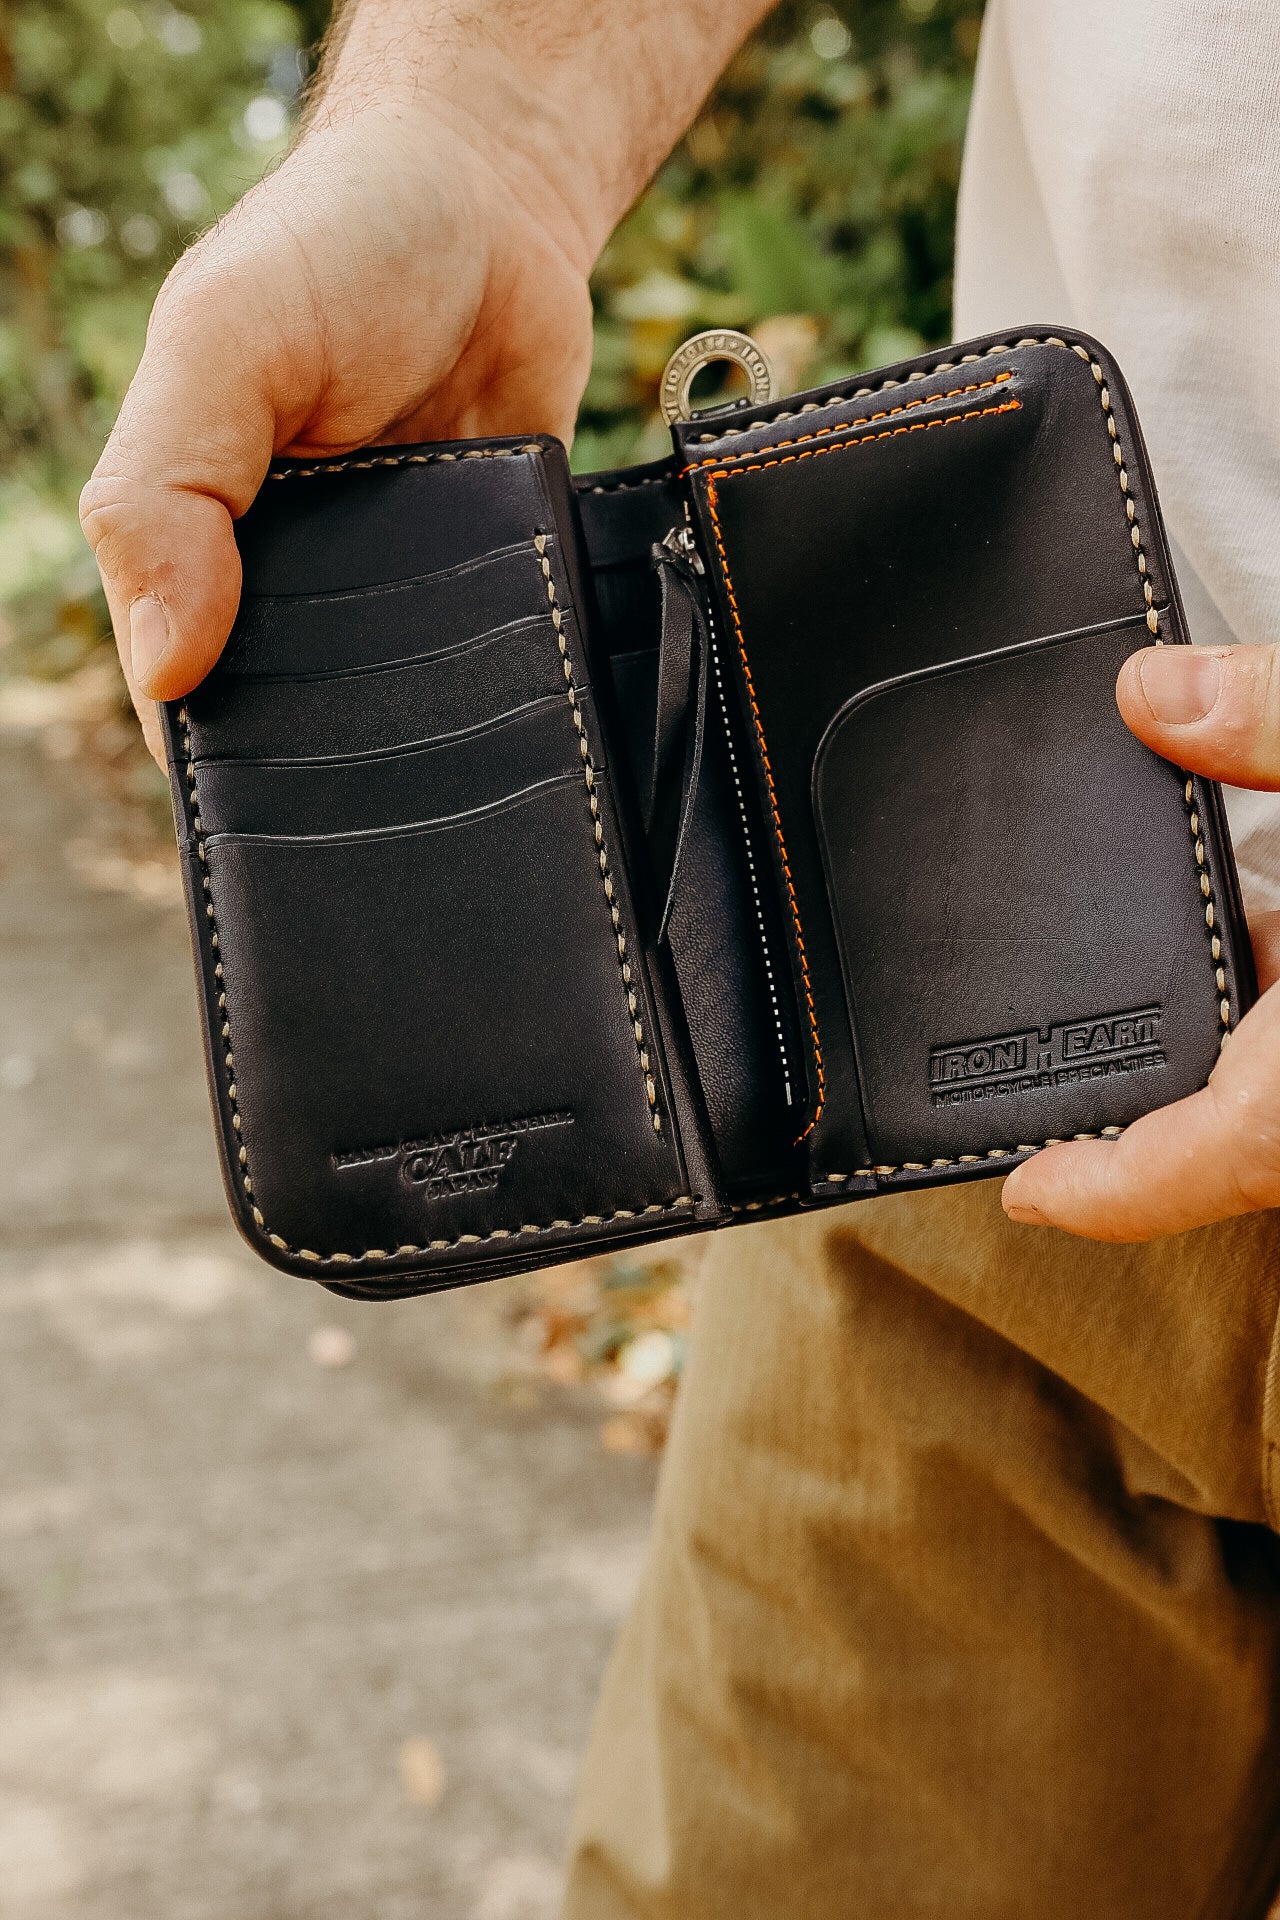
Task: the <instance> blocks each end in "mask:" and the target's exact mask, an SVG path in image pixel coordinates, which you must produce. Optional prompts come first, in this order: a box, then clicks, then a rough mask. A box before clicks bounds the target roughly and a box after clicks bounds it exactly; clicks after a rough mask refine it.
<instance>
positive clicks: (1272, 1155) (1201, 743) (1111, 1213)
mask: <svg viewBox="0 0 1280 1920" xmlns="http://www.w3.org/2000/svg"><path fill="white" fill-rule="evenodd" d="M1116 698H1117V700H1118V702H1119V705H1120V711H1121V713H1122V714H1123V716H1124V718H1125V720H1126V721H1127V723H1128V725H1129V726H1130V727H1131V728H1132V730H1133V732H1134V733H1136V734H1137V736H1138V738H1139V739H1140V740H1142V741H1145V743H1146V744H1147V746H1149V747H1151V748H1153V749H1154V750H1155V752H1156V753H1160V754H1163V755H1164V756H1165V758H1166V759H1169V760H1173V761H1175V762H1176V763H1177V765H1178V766H1180V767H1185V768H1186V769H1187V770H1188V772H1191V773H1200V774H1204V775H1207V776H1208V778H1210V779H1212V780H1223V781H1226V782H1228V783H1229V784H1231V785H1232V786H1237V787H1258V788H1264V789H1267V790H1270V791H1276V790H1280V647H1271V646H1266V647H1146V648H1143V649H1142V651H1141V652H1139V653H1135V654H1133V655H1132V656H1131V658H1130V659H1128V660H1126V662H1125V664H1124V666H1123V668H1122V669H1121V672H1120V678H1119V682H1118V684H1117V687H1116ZM1250 932H1251V934H1252V936H1253V950H1254V957H1255V960H1256V962H1257V968H1258V985H1259V987H1260V988H1261V989H1262V990H1263V991H1262V997H1261V999H1260V1000H1259V1001H1258V1004H1257V1005H1256V1006H1255V1007H1254V1008H1253V1009H1252V1010H1251V1011H1250V1012H1249V1013H1248V1014H1247V1015H1246V1016H1245V1018H1244V1019H1243V1020H1242V1021H1241V1022H1240V1025H1239V1027H1238V1028H1237V1029H1236V1031H1235V1032H1234V1033H1233V1034H1232V1036H1231V1038H1230V1039H1229V1040H1228V1042H1227V1044H1226V1046H1225V1047H1224V1049H1223V1051H1222V1053H1221V1055H1220V1056H1219V1059H1218V1063H1217V1065H1216V1066H1215V1068H1214V1070H1213V1073H1212V1075H1211V1076H1210V1079H1209V1084H1208V1086H1206V1087H1205V1088H1204V1089H1203V1091H1202V1092H1200V1093H1196V1094H1192V1096H1191V1097H1190V1099H1187V1100H1179V1101H1177V1102H1176V1103H1175V1105H1173V1106H1170V1107H1163V1108H1161V1109H1160V1111H1159V1112H1157V1113H1150V1114H1147V1115H1146V1116H1145V1117H1144V1118H1143V1119H1141V1120H1137V1121H1135V1122H1134V1124H1133V1125H1132V1126H1131V1127H1128V1128H1127V1129H1126V1130H1125V1132H1124V1133H1122V1134H1121V1135H1120V1137H1119V1139H1117V1140H1114V1141H1071V1142H1067V1143H1064V1144H1063V1145H1061V1146H1056V1147H1048V1148H1046V1149H1045V1150H1044V1152H1042V1153H1038V1154H1036V1155H1035V1157H1034V1159H1031V1160H1027V1161H1025V1162H1024V1163H1023V1165H1022V1166H1020V1167H1018V1168H1016V1169H1015V1171H1014V1172H1013V1173H1011V1174H1010V1176H1009V1178H1008V1179H1007V1180H1006V1181H1005V1184H1004V1193H1003V1200H1004V1210H1005V1212H1006V1213H1007V1214H1008V1215H1009V1217H1010V1219H1011V1220H1019V1221H1024V1222H1026V1223H1028V1224H1030V1225H1036V1226H1055V1227H1063V1228H1065V1229H1066V1231H1067V1232H1068V1233H1078V1234H1084V1235H1086V1236H1088V1237H1089V1238H1090V1239H1094V1240H1153V1239H1155V1238H1156V1237H1157V1236H1158V1235H1160V1234H1165V1233H1181V1232H1183V1231H1184V1230H1185V1229H1186V1228H1188V1227H1199V1226H1204V1225H1205V1224H1206V1223H1207V1222H1208V1221H1210V1220H1224V1219H1226V1218H1228V1217H1229V1216H1230V1215H1232V1214H1238V1213H1252V1212H1255V1211H1257V1210H1258V1209H1260V1208H1263V1207H1280V985H1277V984H1275V983H1276V982H1278V981H1280V913H1267V914H1262V915H1261V916H1259V917H1258V918H1256V919H1255V920H1254V921H1253V922H1252V923H1251V927H1250Z"/></svg>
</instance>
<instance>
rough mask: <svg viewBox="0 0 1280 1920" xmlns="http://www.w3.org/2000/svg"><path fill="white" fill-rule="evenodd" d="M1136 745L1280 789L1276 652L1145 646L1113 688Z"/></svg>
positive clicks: (1244, 783)
mask: <svg viewBox="0 0 1280 1920" xmlns="http://www.w3.org/2000/svg"><path fill="white" fill-rule="evenodd" d="M1116 700H1117V702H1118V704H1119V707H1120V712H1121V714H1122V715H1123V716H1124V719H1125V721H1126V723H1127V725H1128V726H1129V727H1131V728H1132V730H1133V732H1134V733H1136V734H1137V736H1138V738H1139V740H1142V741H1145V742H1146V744H1147V746H1149V747H1151V748H1153V749H1154V750H1155V752H1156V753H1160V754H1163V755H1164V757H1165V759H1167V760H1174V761H1176V762H1177V764H1178V765H1179V766H1180V767H1186V768H1188V769H1189V770H1190V771H1191V772H1192V773H1203V774H1206V775H1207V776H1208V777H1209V778H1210V779H1211V780H1225V781H1227V782H1229V783H1230V785H1232V786H1236V787H1261V788H1266V789H1274V788H1280V652H1278V651H1277V649H1276V648H1275V647H1273V646H1261V647H1259V646H1253V647H1143V648H1141V649H1140V650H1139V651H1138V652H1137V653H1134V654H1130V656H1129V658H1128V659H1127V660H1126V661H1125V663H1124V665H1123V666H1122V667H1121V669H1120V677H1119V679H1118V680H1117V682H1116Z"/></svg>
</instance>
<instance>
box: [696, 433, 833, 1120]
mask: <svg viewBox="0 0 1280 1920" xmlns="http://www.w3.org/2000/svg"><path fill="white" fill-rule="evenodd" d="M821 451H822V452H824V453H825V452H827V451H829V449H827V448H825V447H824V448H822V449H821ZM741 471H744V472H747V473H750V472H751V471H752V469H751V468H750V467H747V468H744V469H741ZM717 478H719V476H718V475H716V476H713V479H712V482H711V483H710V484H709V485H708V487H707V508H708V511H709V512H710V514H711V524H712V526H713V527H714V529H715V536H716V546H717V548H718V549H719V553H720V570H721V572H722V573H723V574H724V584H725V589H726V591H727V593H728V595H729V606H730V608H731V610H732V613H733V630H734V633H735V634H736V635H737V640H738V654H739V657H740V659H741V661H742V671H743V673H744V675H745V676H746V682H747V695H748V698H749V699H750V701H751V712H752V716H753V718H754V720H755V725H756V738H757V740H758V741H759V742H760V758H761V759H762V760H763V762H764V775H765V780H766V782H767V783H768V787H769V806H770V810H771V811H772V813H773V830H774V832H775V833H776V834H777V836H778V850H779V852H780V853H781V855H782V871H783V874H784V875H785V876H786V882H787V894H788V896H789V898H790V901H791V918H792V920H793V921H794V923H795V929H796V946H797V947H798V948H799V951H800V972H801V975H802V976H803V979H804V997H805V999H806V1001H807V1002H808V1007H809V1032H810V1034H811V1035H812V1037H813V1057H814V1060H815V1061H816V1063H817V1068H818V1104H817V1108H816V1110H815V1112H814V1116H813V1118H812V1120H811V1121H810V1122H809V1124H808V1126H807V1127H806V1128H805V1130H804V1132H803V1133H802V1134H800V1136H799V1138H798V1139H797V1140H796V1143H795V1144H796V1145H797V1146H799V1145H800V1141H801V1140H807V1139H808V1137H809V1135H810V1134H811V1133H812V1132H813V1130H814V1128H815V1127H816V1126H817V1124H818V1122H819V1120H820V1119H821V1118H822V1109H823V1106H824V1104H825V1102H826V1094H827V1081H826V1074H825V1072H824V1071H823V1065H822V1041H821V1039H820V1038H819V1034H818V1013H817V1008H816V1007H815V1006H814V1003H813V990H812V987H811V985H810V982H809V957H808V955H807V954H806V952H805V949H804V931H803V929H802V927H801V925H800V908H799V906H798V904H797V902H796V890H795V885H794V882H793V881H792V878H791V863H790V861H789V860H788V859H787V843H786V841H785V840H784V838H783V835H782V820H781V817H780V815H779V813H778V796H777V793H776V791H775V789H774V784H773V767H772V765H771V764H770V760H769V748H768V746H767V744H766V742H765V737H764V727H763V725H762V723H761V719H760V706H759V703H758V701H757V700H756V688H755V681H754V680H753V679H752V677H751V662H750V661H749V660H748V658H747V647H746V642H745V640H744V639H743V637H742V616H741V615H740V613H739V612H738V597H737V595H736V594H735V592H734V590H733V580H732V578H731V577H730V574H729V557H728V555H727V554H726V552H725V550H724V536H723V534H722V533H721V531H720V515H719V513H718V511H717V510H716V490H715V484H714V481H715V479H717Z"/></svg>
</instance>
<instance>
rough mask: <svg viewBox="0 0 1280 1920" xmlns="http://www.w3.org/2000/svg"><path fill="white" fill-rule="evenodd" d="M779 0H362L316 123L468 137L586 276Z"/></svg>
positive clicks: (346, 24)
mask: <svg viewBox="0 0 1280 1920" xmlns="http://www.w3.org/2000/svg"><path fill="white" fill-rule="evenodd" d="M770 4H771V0H630V4H628V5H627V6H617V5H615V4H613V0H540V4H539V6H538V8H537V9H536V10H534V9H530V8H529V7H528V6H527V5H526V4H524V0H486V3H485V4H483V5H481V4H476V5H474V6H465V5H463V4H461V3H460V0H457V3H455V4H453V5H446V4H441V0H352V4H351V5H350V6H349V7H348V9H347V11H346V12H345V13H344V14H343V15H341V16H340V17H339V22H338V26H337V29H336V31H335V33H334V35H333V36H332V38H331V41H330V45H329V48H328V50H327V53H326V58H325V61H324V64H323V67H322V71H321V75H320V80H319V83H318V86H317V88H316V91H315V94H314V95H313V100H312V105H311V108H310V110H309V112H308V115H307V126H308V128H315V127H317V126H319V125H322V124H324V123H325V122H331V123H332V122H335V121H337V120H340V119H343V118H346V117H347V116H349V115H356V114H362V113H365V112H375V113H377V114H378V115H380V116H388V117H392V118H394V119H397V120H402V121H405V122H407V123H408V124H409V125H410V126H411V127H412V126H415V125H416V126H417V127H419V128H421V129H422V131H423V134H424V137H432V138H438V136H439V134H440V132H441V131H444V130H447V131H448V133H449V134H451V135H452V136H454V137H456V138H458V139H459V140H461V141H462V142H463V143H464V144H465V145H466V146H467V147H468V148H469V149H470V150H471V151H472V152H473V153H474V154H475V155H476V156H477V157H478V158H480V159H481V160H482V161H484V162H485V163H486V164H487V165H488V167H489V168H490V169H491V170H492V172H493V173H494V174H495V175H496V176H497V177H498V178H500V180H501V182H502V187H503V190H504V191H505V192H507V193H509V194H512V195H514V197H515V198H516V200H517V201H519V202H521V203H522V204H523V206H524V208H525V210H526V211H527V212H528V213H529V214H530V216H531V218H533V219H535V220H536V221H537V223H538V224H539V225H541V226H543V227H545V228H547V229H548V230H550V231H551V232H553V233H554V235H555V236H556V238H557V240H558V243H559V244H560V246H561V247H562V249H563V251H564V252H565V253H566V255H567V256H568V257H569V258H570V259H571V260H572V262H573V264H574V265H575V266H576V267H577V268H578V269H579V270H580V271H581V272H582V273H583V274H584V275H585V274H587V273H588V272H589V271H590V269H591V267H592V266H593V264H594V262H595V259H596V256H597V255H598V253H599V251H600V249H601V247H602V246H603V245H604V242H605V241H606V240H607V238H608V236H609V234H610V233H611V232H612V231H613V228H614V227H615V226H616V225H617V223H618V221H619V220H620V219H621V217H622V215H623V214H624V213H625V212H626V210H627V208H628V207H629V206H630V205H631V203H632V201H633V200H634V199H635V198H636V196H637V195H638V194H639V193H640V191H641V190H642V188H643V187H644V186H645V184H646V182H647V181H648V180H649V178H650V177H651V176H652V174H653V172H654V171H655V170H656V168H657V167H658V166H659V165H660V164H661V162H662V160H663V159H664V158H665V157H666V155H667V153H668V152H669V151H670V149H671V147H672V146H673V145H674V144H675V142H676V140H678V139H679V137H680V135H681V134H682V133H683V131H684V129H685V127H686V126H687V125H688V123H689V121H690V120H691V119H692V118H693V116H694V114H695V113H696V112H697V109H698V107H699V105H700V104H701V102H702V99H703V97H704V96H705V94H706V93H707V91H708V90H709V88H710V87H711V85H712V84H713V83H714V81H715V79H716V77H717V76H718V74H719V72H720V70H721V68H722V67H723V65H724V64H725V62H726V61H727V60H728V58H729V57H730V55H731V54H732V52H733V51H734V49H735V47H736V46H737V44H738V42H739V41H740V40H741V39H742V37H743V36H744V35H745V34H746V33H747V32H748V31H749V30H750V28H751V27H752V26H753V25H754V24H755V23H756V21H757V20H758V19H760V18H761V17H762V16H763V14H764V13H765V12H767V11H768V7H769V5H770Z"/></svg>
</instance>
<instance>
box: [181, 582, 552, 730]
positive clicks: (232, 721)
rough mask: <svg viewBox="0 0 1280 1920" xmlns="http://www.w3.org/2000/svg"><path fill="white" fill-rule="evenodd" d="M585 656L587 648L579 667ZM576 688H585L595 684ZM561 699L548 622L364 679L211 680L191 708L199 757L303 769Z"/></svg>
mask: <svg viewBox="0 0 1280 1920" xmlns="http://www.w3.org/2000/svg"><path fill="white" fill-rule="evenodd" d="M565 625H566V627H568V626H569V622H568V620H567V618H566V621H565ZM580 657H581V648H577V650H576V651H575V654H574V659H575V663H576V661H577V660H578V659H579V658H580ZM575 684H576V685H578V686H584V685H585V676H575ZM553 693H558V694H559V695H560V696H561V698H562V699H563V698H564V695H565V677H564V666H563V661H562V659H561V656H560V649H559V645H558V641H557V636H556V630H555V627H554V625H553V623H552V621H551V620H550V618H548V617H547V616H545V615H544V616H540V617H539V618H538V619H537V620H536V621H530V622H528V623H521V624H520V625H519V626H517V627H515V628H511V629H499V631H498V632H496V633H491V634H486V635H484V636H483V637H482V638H480V639H477V640H476V641H474V642H470V643H468V644H467V646H466V647H464V648H458V649H455V650H453V651H451V652H449V653H447V654H442V655H436V656H433V657H432V658H429V659H425V660H415V661H412V662H409V663H407V664H401V665H382V666H378V667H374V668H370V669H369V670H368V671H367V672H363V673H345V674H343V675H342V676H340V677H326V678H311V679H290V680H283V679H266V680H259V679H250V678H247V677H238V676H219V675H216V674H215V675H211V676H210V678H209V679H208V680H206V681H204V682H203V683H202V684H201V686H199V687H198V688H197V689H196V690H195V692H194V693H192V694H191V695H190V696H189V697H188V699H187V701H186V703H185V705H186V712H187V716H188V724H189V730H190V736H191V751H192V754H193V756H194V757H195V758H197V759H200V760H220V759H235V760H271V759H288V760H295V759H312V758H323V757H328V756H335V757H336V756H343V755H359V754H363V753H375V752H387V751H390V752H395V751H398V750H400V749H402V748H407V747H412V746H413V745H415V744H416V743H419V742H422V741H430V740H437V739H440V738H442V737H444V736H447V735H450V734H455V733H461V732H465V731H467V730H468V729H471V728H475V727H481V726H484V725H486V724H487V723H489V722H490V721H494V720H500V719H501V718H502V717H503V716H505V715H507V714H510V713H513V712H515V711H517V710H518V709H520V708H523V707H526V706H528V705H530V704H531V703H533V702H535V701H538V700H541V699H545V698H547V697H548V696H550V695H551V694H553Z"/></svg>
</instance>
